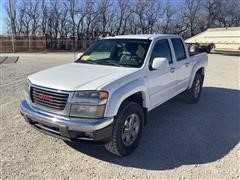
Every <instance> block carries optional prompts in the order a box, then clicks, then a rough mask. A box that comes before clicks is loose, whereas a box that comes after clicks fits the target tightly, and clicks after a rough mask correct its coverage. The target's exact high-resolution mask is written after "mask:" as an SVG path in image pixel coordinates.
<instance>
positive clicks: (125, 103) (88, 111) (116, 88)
mask: <svg viewBox="0 0 240 180" xmlns="http://www.w3.org/2000/svg"><path fill="white" fill-rule="evenodd" d="M206 66H207V55H206V53H201V54H195V55H190V54H189V53H188V49H187V46H186V45H185V43H184V41H183V39H182V38H181V37H180V36H177V35H164V34H152V35H146V34H145V35H122V36H115V37H106V38H104V39H101V40H98V41H97V42H95V43H94V44H93V45H92V46H91V47H90V48H89V49H88V50H87V51H85V52H84V53H83V54H81V55H80V56H79V58H78V59H77V60H76V61H75V62H74V63H71V64H65V65H60V66H57V67H53V68H50V69H47V70H43V71H41V72H38V73H35V74H32V75H30V76H29V77H28V80H27V82H26V85H25V96H26V98H25V100H23V101H21V103H20V110H21V114H22V115H23V116H24V118H25V120H26V121H27V122H28V123H29V124H30V125H31V126H32V127H34V128H36V129H37V130H39V131H41V132H43V133H46V134H48V135H51V136H54V137H58V138H61V139H63V140H67V141H79V140H81V141H82V140H87V141H93V142H101V143H104V144H105V147H106V149H107V150H108V151H110V152H112V153H114V154H115V155H118V156H124V155H127V154H129V153H131V152H132V151H133V150H134V149H135V148H136V146H137V145H138V144H139V140H140V138H141V135H142V131H143V127H144V126H145V125H146V124H147V114H148V112H149V111H151V110H152V109H154V108H156V107H158V106H159V105H160V104H162V103H164V102H166V101H168V100H169V99H171V98H173V97H175V96H177V95H178V94H180V93H182V94H183V95H184V96H185V97H186V100H187V101H188V102H190V103H197V102H198V100H199V97H200V95H201V89H202V84H203V80H204V74H205V70H206Z"/></svg>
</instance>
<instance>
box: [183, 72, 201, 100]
mask: <svg viewBox="0 0 240 180" xmlns="http://www.w3.org/2000/svg"><path fill="white" fill-rule="evenodd" d="M202 85H203V77H202V76H201V74H199V73H197V74H196V75H195V78H194V81H193V84H192V86H191V88H190V89H189V90H187V91H186V92H185V97H186V100H187V102H189V103H191V104H195V103H197V102H198V101H199V98H200V96H201V92H202Z"/></svg>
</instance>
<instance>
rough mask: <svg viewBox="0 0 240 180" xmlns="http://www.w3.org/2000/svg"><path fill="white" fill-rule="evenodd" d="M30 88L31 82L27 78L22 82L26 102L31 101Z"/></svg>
mask: <svg viewBox="0 0 240 180" xmlns="http://www.w3.org/2000/svg"><path fill="white" fill-rule="evenodd" d="M30 88H31V83H30V81H29V80H27V81H26V82H25V84H24V94H25V98H26V100H27V102H28V103H30V102H31V98H30Z"/></svg>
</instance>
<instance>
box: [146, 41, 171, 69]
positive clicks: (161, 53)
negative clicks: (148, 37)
mask: <svg viewBox="0 0 240 180" xmlns="http://www.w3.org/2000/svg"><path fill="white" fill-rule="evenodd" d="M157 57H165V58H167V60H168V62H169V64H171V63H172V54H171V50H170V46H169V43H168V40H167V39H162V40H159V41H158V42H157V43H156V44H155V46H154V48H153V51H152V54H151V58H150V63H149V65H150V70H152V69H151V65H152V61H153V59H154V58H157Z"/></svg>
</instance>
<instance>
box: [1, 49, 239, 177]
mask: <svg viewBox="0 0 240 180" xmlns="http://www.w3.org/2000/svg"><path fill="white" fill-rule="evenodd" d="M5 55H6V54H5ZM3 56H4V55H3ZM14 56H16V55H14ZM19 56H20V58H19V60H18V62H17V63H16V64H2V65H0V80H1V81H0V89H1V96H0V97H1V100H0V102H1V111H0V113H1V114H0V117H1V118H0V122H1V124H0V125H1V126H0V141H1V144H0V145H1V147H0V148H1V156H0V161H1V169H0V170H1V175H0V179H90V178H93V179H232V178H233V179H240V178H239V175H240V166H239V164H240V145H239V140H240V117H239V114H240V113H239V112H240V106H239V103H240V93H239V92H240V91H239V90H240V81H239V77H240V76H239V70H240V57H237V56H227V55H219V54H210V55H209V65H208V69H207V73H206V79H205V83H204V88H203V92H202V97H201V100H200V102H199V103H198V104H196V105H189V104H186V103H185V102H183V101H181V100H179V99H178V98H177V99H176V98H175V99H173V100H171V101H169V102H167V103H165V104H163V105H162V106H160V107H159V108H157V109H155V110H153V111H152V112H151V113H150V119H149V123H148V125H147V126H146V127H145V129H144V134H143V138H142V140H141V142H140V145H139V147H138V148H137V149H136V151H135V152H134V153H133V154H131V155H129V156H127V157H124V158H119V157H116V156H113V155H111V154H109V153H108V152H106V151H105V150H104V148H103V147H102V146H94V145H91V144H83V143H79V144H66V143H65V142H63V141H62V140H59V139H55V138H53V137H50V136H47V135H44V134H42V133H40V132H38V131H36V130H34V129H33V128H31V127H30V126H29V125H28V124H27V123H26V122H25V121H24V119H23V118H22V117H21V115H20V113H19V102H20V100H21V99H23V98H24V95H23V86H24V82H25V81H26V78H27V76H28V75H29V74H32V73H34V72H37V71H39V70H42V69H45V68H48V67H52V66H55V65H58V64H63V63H70V62H73V59H74V54H73V53H71V54H70V53H69V54H67V53H58V54H57V53H55V54H54V53H49V54H19Z"/></svg>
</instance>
